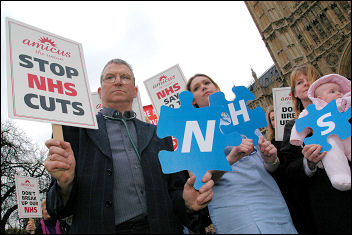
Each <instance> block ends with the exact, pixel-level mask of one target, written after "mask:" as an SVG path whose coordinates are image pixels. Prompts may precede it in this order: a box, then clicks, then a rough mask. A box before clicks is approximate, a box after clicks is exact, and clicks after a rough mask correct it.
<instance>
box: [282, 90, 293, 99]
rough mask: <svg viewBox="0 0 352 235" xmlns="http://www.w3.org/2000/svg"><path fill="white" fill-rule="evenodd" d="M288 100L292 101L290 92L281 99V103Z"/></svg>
mask: <svg viewBox="0 0 352 235" xmlns="http://www.w3.org/2000/svg"><path fill="white" fill-rule="evenodd" d="M288 100H292V97H291V92H290V94H288V96H286V97H282V98H281V101H288Z"/></svg>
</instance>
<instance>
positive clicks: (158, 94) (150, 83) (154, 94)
mask: <svg viewBox="0 0 352 235" xmlns="http://www.w3.org/2000/svg"><path fill="white" fill-rule="evenodd" d="M144 85H145V88H146V89H147V92H148V95H149V98H150V99H151V101H152V104H153V106H154V109H155V111H156V113H157V115H158V116H159V115H160V107H161V106H162V105H166V106H168V107H171V108H178V107H180V99H179V94H180V93H181V92H182V91H184V90H185V87H186V79H185V77H184V75H183V73H182V71H181V68H180V66H179V65H178V64H176V65H175V66H173V67H171V68H169V69H167V70H165V71H163V72H161V73H159V74H157V75H155V76H153V77H151V78H149V79H147V80H145V81H144Z"/></svg>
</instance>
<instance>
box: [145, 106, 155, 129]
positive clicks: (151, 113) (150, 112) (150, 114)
mask: <svg viewBox="0 0 352 235" xmlns="http://www.w3.org/2000/svg"><path fill="white" fill-rule="evenodd" d="M143 110H144V115H145V116H146V117H147V118H148V119H149V121H150V123H151V124H154V125H156V126H157V125H158V116H157V114H156V113H155V110H154V108H153V105H151V104H150V105H146V106H143Z"/></svg>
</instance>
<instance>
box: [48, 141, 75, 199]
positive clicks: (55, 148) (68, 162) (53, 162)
mask: <svg viewBox="0 0 352 235" xmlns="http://www.w3.org/2000/svg"><path fill="white" fill-rule="evenodd" d="M45 145H46V147H47V148H48V149H49V154H48V156H47V158H46V159H45V162H44V166H45V169H46V170H47V171H48V172H49V173H50V175H51V176H52V177H54V178H55V179H56V180H57V183H58V185H59V186H60V189H61V190H62V192H63V193H69V192H67V190H68V191H70V185H71V183H72V181H73V179H74V176H75V167H76V160H75V157H74V154H73V151H72V148H71V144H70V143H68V142H65V141H62V140H55V139H50V140H47V141H46V142H45Z"/></svg>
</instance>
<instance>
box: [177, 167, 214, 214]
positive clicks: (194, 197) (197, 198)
mask: <svg viewBox="0 0 352 235" xmlns="http://www.w3.org/2000/svg"><path fill="white" fill-rule="evenodd" d="M211 177H212V173H211V172H210V171H207V173H206V174H205V175H204V176H203V178H202V182H203V183H205V184H204V185H203V186H202V187H201V188H200V189H199V191H197V190H196V189H195V188H194V187H193V185H194V182H195V181H196V177H195V176H194V175H193V176H191V177H190V178H189V179H188V180H187V182H186V183H185V186H184V188H183V195H182V196H183V199H184V200H185V204H186V207H187V208H188V209H189V210H191V211H198V210H200V209H203V208H204V207H206V206H207V205H208V203H209V202H210V201H211V199H212V198H213V190H212V187H213V186H214V181H213V180H212V179H211Z"/></svg>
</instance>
